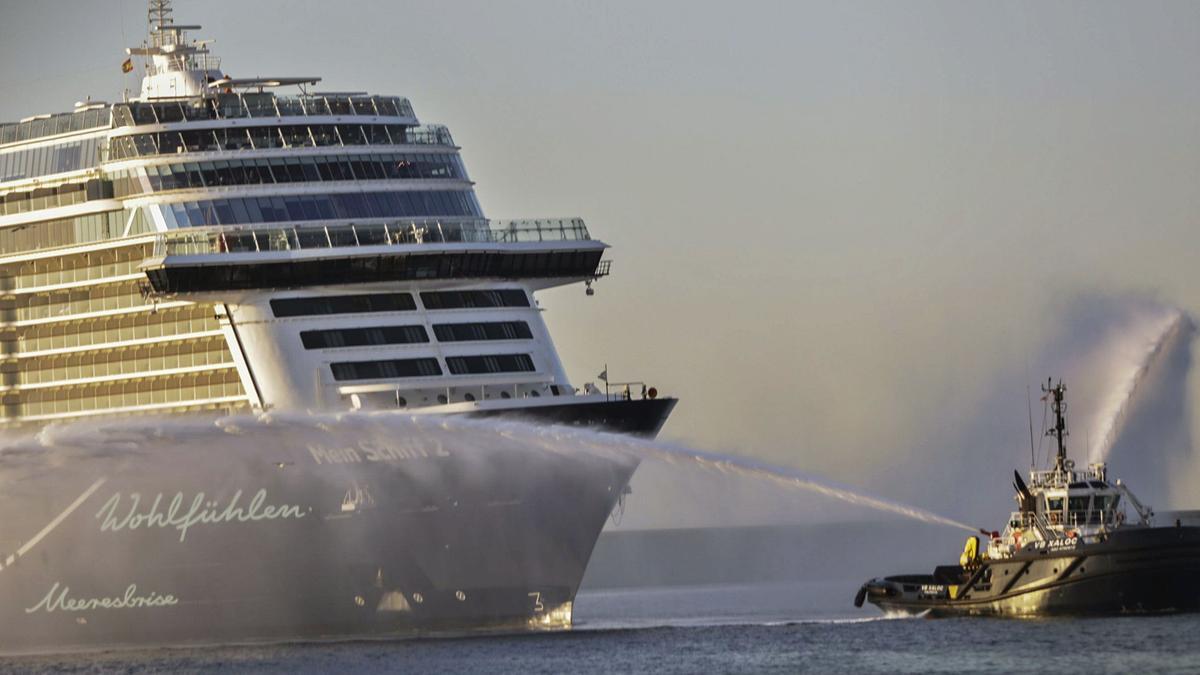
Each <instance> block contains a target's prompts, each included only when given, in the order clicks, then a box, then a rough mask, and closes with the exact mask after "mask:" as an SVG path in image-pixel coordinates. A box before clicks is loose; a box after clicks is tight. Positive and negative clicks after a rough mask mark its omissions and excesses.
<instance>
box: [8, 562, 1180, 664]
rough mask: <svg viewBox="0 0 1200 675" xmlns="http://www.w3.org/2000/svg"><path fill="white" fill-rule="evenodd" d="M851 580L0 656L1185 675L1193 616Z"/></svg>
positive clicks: (602, 596)
mask: <svg viewBox="0 0 1200 675" xmlns="http://www.w3.org/2000/svg"><path fill="white" fill-rule="evenodd" d="M855 590H856V585H854V584H851V583H849V582H846V583H842V582H837V583H829V582H820V583H815V582H788V583H754V584H716V585H700V586H687V587H670V588H664V587H660V588H636V589H628V588H627V589H604V590H592V591H585V592H581V593H580V595H579V597H578V598H577V603H576V624H577V626H576V628H575V629H574V630H571V631H568V632H560V633H545V634H532V635H507V636H489V637H458V638H436V639H434V638H427V639H410V640H388V641H382V640H373V641H361V642H338V643H301V644H274V645H248V646H221V647H205V648H198V647H192V648H179V649H159V650H152V651H107V652H90V653H77V654H65V655H49V656H37V657H20V658H8V659H0V669H3V670H4V671H5V672H32V673H92V672H99V673H107V672H112V673H157V672H172V673H176V672H182V673H209V672H255V673H349V672H354V673H382V672H411V673H432V672H439V673H440V672H451V673H452V672H472V673H476V672H482V673H613V672H654V673H656V674H661V673H739V672H752V673H753V672H783V673H793V672H815V673H965V672H970V673H975V672H979V673H992V672H994V673H1014V672H1039V673H1040V672H1048V673H1056V674H1057V673H1091V674H1094V673H1195V672H1200V615H1197V614H1190V615H1164V616H1123V617H1112V618H1094V619H1082V618H1081V619H1054V620H1013V619H927V618H893V617H885V616H883V615H881V614H880V613H879V611H878V610H876V609H874V608H871V607H864V608H862V609H855V608H854V607H853V605H852V604H851V600H852V597H853V593H854V591H855Z"/></svg>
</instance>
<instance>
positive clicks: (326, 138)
mask: <svg viewBox="0 0 1200 675" xmlns="http://www.w3.org/2000/svg"><path fill="white" fill-rule="evenodd" d="M355 145H444V146H448V147H452V146H453V145H454V139H453V138H451V136H450V131H449V130H448V129H446V128H445V127H443V126H439V125H431V126H425V127H407V126H404V125H400V124H311V125H310V124H285V125H280V126H263V127H259V126H254V127H224V128H220V129H185V130H183V131H160V132H157V133H150V134H132V135H129V136H117V137H115V138H113V139H112V140H111V141H110V142H109V153H108V154H109V156H108V159H109V161H116V160H122V159H131V158H134V157H152V156H155V155H175V154H179V153H182V152H216V151H221V150H265V149H269V148H313V147H346V146H355Z"/></svg>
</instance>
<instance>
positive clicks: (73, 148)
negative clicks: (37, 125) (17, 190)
mask: <svg viewBox="0 0 1200 675" xmlns="http://www.w3.org/2000/svg"><path fill="white" fill-rule="evenodd" d="M100 142H101V140H100V137H93V138H87V139H84V140H82V141H69V142H66V143H59V144H57V145H44V146H42V147H40V148H26V149H24V150H12V151H10V152H3V153H0V183H2V182H4V181H10V180H24V179H26V178H37V177H38V176H49V175H52V174H56V173H66V172H68V171H79V170H81V169H87V168H89V167H93V166H96V165H97V164H99V162H100V159H99V151H98V148H99V147H100Z"/></svg>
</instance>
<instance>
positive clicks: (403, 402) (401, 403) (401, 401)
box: [396, 396, 408, 408]
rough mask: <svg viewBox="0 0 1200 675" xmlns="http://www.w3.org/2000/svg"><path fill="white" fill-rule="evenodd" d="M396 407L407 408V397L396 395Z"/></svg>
mask: <svg viewBox="0 0 1200 675" xmlns="http://www.w3.org/2000/svg"><path fill="white" fill-rule="evenodd" d="M396 407H397V408H407V407H408V399H406V398H404V397H403V396H397V397H396Z"/></svg>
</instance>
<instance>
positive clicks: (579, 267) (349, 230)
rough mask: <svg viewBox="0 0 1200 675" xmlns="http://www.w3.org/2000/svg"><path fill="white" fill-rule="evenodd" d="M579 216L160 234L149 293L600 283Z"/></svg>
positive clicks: (593, 245) (599, 248) (605, 268)
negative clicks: (468, 282)
mask: <svg viewBox="0 0 1200 675" xmlns="http://www.w3.org/2000/svg"><path fill="white" fill-rule="evenodd" d="M606 248H608V245H607V244H605V243H603V242H600V241H597V240H594V239H592V238H591V236H590V235H589V234H588V230H587V227H586V226H585V225H584V223H583V221H582V220H580V219H578V218H570V219H545V220H506V221H492V220H483V219H451V220H446V219H441V220H434V219H431V220H403V221H391V222H382V223H363V224H358V223H350V224H343V225H314V226H300V225H284V226H279V225H273V226H261V225H258V226H226V227H209V228H188V229H180V230H174V231H171V232H165V233H160V234H159V235H158V236H157V238H156V240H155V244H154V253H153V257H151V258H149V259H147V260H146V262H144V263H143V264H142V265H141V269H142V270H143V271H144V272H145V273H146V275H147V277H148V278H149V282H150V288H149V289H148V292H150V293H154V294H176V293H192V292H208V291H221V290H253V289H267V288H297V287H304V286H311V285H337V284H353V283H371V282H382V281H413V280H424V279H464V278H491V279H521V278H531V279H554V278H564V279H570V280H581V279H583V280H587V279H596V278H599V277H602V276H606V275H607V274H608V272H609V267H610V264H611V261H602V260H601V256H602V255H603V252H604V249H606Z"/></svg>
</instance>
